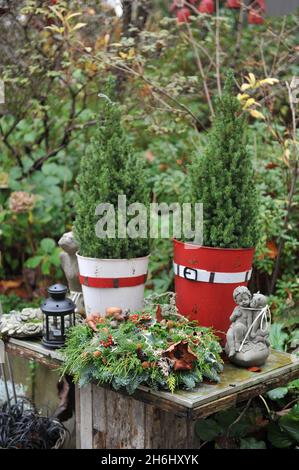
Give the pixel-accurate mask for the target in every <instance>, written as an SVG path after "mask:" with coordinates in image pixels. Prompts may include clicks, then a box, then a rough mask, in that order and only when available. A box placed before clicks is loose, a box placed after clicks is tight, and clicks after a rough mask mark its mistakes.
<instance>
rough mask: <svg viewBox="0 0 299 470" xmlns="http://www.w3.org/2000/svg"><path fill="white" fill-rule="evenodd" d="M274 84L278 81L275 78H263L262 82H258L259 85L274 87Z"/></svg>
mask: <svg viewBox="0 0 299 470" xmlns="http://www.w3.org/2000/svg"><path fill="white" fill-rule="evenodd" d="M275 83H279V80H277V78H265V79H264V80H260V81H259V82H258V84H259V85H261V86H263V85H274V84H275Z"/></svg>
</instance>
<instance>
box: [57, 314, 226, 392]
mask: <svg viewBox="0 0 299 470" xmlns="http://www.w3.org/2000/svg"><path fill="white" fill-rule="evenodd" d="M63 353H64V356H65V363H64V365H63V368H62V372H63V373H69V374H72V375H73V377H74V381H75V382H77V383H79V385H84V384H86V383H89V382H92V381H95V382H97V383H99V384H111V385H112V387H113V388H114V389H116V390H118V389H120V388H125V389H126V390H127V392H128V393H134V391H135V390H136V388H137V387H138V386H139V385H141V384H143V385H147V386H149V387H151V388H153V389H156V390H157V389H163V390H168V391H171V392H174V391H175V390H176V389H178V388H182V389H186V390H191V389H193V388H194V387H196V386H197V385H199V384H200V383H201V382H202V381H203V380H204V379H208V380H211V381H216V382H219V381H220V377H219V374H220V373H221V372H222V369H223V366H222V360H221V358H220V353H221V346H220V344H219V340H218V338H217V337H216V336H215V335H214V333H213V331H212V330H211V329H210V328H204V327H200V326H198V325H197V324H196V323H195V322H189V321H186V320H185V319H184V318H179V317H176V318H174V319H168V320H166V319H163V320H162V321H161V322H157V321H156V319H155V314H154V312H150V311H143V312H137V313H134V314H130V315H129V316H128V318H127V319H126V320H125V321H122V322H120V323H119V325H118V327H117V328H115V325H113V322H111V319H109V318H101V319H100V321H99V323H98V324H97V332H94V331H93V330H92V329H91V328H90V327H88V326H87V325H86V326H81V325H80V326H75V327H73V328H72V329H71V330H70V332H69V334H68V338H67V342H66V346H65V348H64V350H63Z"/></svg>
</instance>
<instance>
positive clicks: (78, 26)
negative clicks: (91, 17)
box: [72, 23, 87, 31]
mask: <svg viewBox="0 0 299 470" xmlns="http://www.w3.org/2000/svg"><path fill="white" fill-rule="evenodd" d="M86 25H87V23H77V24H76V25H75V26H74V27H73V28H72V31H77V30H78V29H81V28H84V26H86Z"/></svg>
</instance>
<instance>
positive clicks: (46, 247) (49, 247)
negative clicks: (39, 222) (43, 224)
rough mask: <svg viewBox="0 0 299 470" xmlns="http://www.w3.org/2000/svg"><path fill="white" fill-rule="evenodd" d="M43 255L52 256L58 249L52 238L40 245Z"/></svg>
mask: <svg viewBox="0 0 299 470" xmlns="http://www.w3.org/2000/svg"><path fill="white" fill-rule="evenodd" d="M40 246H41V249H42V251H43V253H47V254H49V255H50V254H51V253H52V251H53V250H55V248H56V243H55V241H54V240H53V239H52V238H44V239H43V240H42V241H41V243H40Z"/></svg>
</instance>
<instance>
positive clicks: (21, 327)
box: [0, 307, 83, 339]
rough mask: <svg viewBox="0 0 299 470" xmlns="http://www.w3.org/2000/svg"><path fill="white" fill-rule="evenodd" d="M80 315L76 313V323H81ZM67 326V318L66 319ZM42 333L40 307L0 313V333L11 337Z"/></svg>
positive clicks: (29, 336)
mask: <svg viewBox="0 0 299 470" xmlns="http://www.w3.org/2000/svg"><path fill="white" fill-rule="evenodd" d="M82 321H83V320H82V316H81V315H78V314H77V315H76V323H82ZM66 326H68V319H67V320H66ZM42 333H43V313H42V311H41V309H40V308H30V307H28V308H23V310H22V311H21V312H18V311H16V310H12V311H11V312H9V313H7V314H3V315H2V316H1V315H0V335H3V336H11V337H12V338H19V339H22V338H28V339H29V338H36V337H41V336H42Z"/></svg>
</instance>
